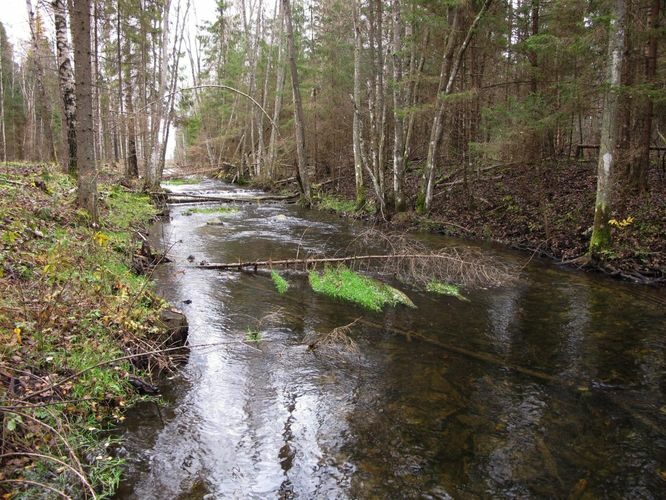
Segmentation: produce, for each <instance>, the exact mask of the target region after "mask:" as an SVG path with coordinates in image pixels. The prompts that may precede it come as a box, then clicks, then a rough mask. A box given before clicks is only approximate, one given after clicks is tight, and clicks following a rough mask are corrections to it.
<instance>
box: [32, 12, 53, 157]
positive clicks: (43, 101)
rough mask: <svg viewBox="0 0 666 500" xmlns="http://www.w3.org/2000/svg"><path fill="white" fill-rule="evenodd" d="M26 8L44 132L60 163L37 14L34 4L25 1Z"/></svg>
mask: <svg viewBox="0 0 666 500" xmlns="http://www.w3.org/2000/svg"><path fill="white" fill-rule="evenodd" d="M25 4H26V8H27V9H28V24H29V25H30V36H31V40H32V48H33V50H34V51H35V69H36V73H37V89H38V90H39V97H40V99H39V101H40V108H41V110H40V114H41V115H42V120H44V122H45V123H44V132H45V134H46V141H47V143H48V144H47V145H48V147H49V155H50V159H51V160H52V161H58V151H57V148H56V143H55V138H54V137H53V129H52V128H51V119H50V117H51V113H50V111H49V105H48V102H49V101H48V96H47V95H46V88H45V87H44V67H43V66H42V63H41V61H40V53H39V52H40V50H39V40H37V31H36V29H35V13H34V12H33V10H32V2H31V1H30V0H26V1H25Z"/></svg>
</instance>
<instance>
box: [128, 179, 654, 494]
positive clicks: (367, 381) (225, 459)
mask: <svg viewBox="0 0 666 500" xmlns="http://www.w3.org/2000/svg"><path fill="white" fill-rule="evenodd" d="M171 188H172V189H179V190H182V191H196V192H200V193H201V192H204V193H215V192H220V191H226V192H234V193H237V194H238V195H239V196H247V195H250V194H252V193H251V192H248V191H245V192H239V191H238V190H237V189H235V188H232V187H230V186H227V185H224V184H221V183H218V182H214V181H205V182H203V183H202V184H200V185H197V186H180V187H171ZM227 194H228V193H227ZM187 208H190V207H184V206H174V207H173V208H172V213H171V220H170V221H168V222H162V223H159V224H156V225H155V227H154V228H153V230H152V231H151V237H152V238H153V242H154V243H155V244H156V245H158V246H160V247H162V248H165V249H168V251H169V255H170V257H171V258H172V260H173V263H172V264H168V265H164V266H162V267H160V268H159V269H158V270H157V273H156V279H157V283H158V288H159V292H160V293H161V294H163V295H164V296H165V298H166V299H167V300H169V301H171V302H172V303H173V304H176V305H178V306H179V307H180V308H181V309H182V310H183V311H184V312H185V313H186V314H187V317H188V320H189V322H190V342H191V343H192V344H193V345H200V344H210V343H220V345H218V346H214V347H207V348H195V349H193V350H192V351H191V353H190V355H189V361H188V363H187V364H186V365H185V366H184V369H183V371H182V373H181V374H179V375H178V376H176V377H175V378H172V379H170V380H166V381H165V382H164V383H163V386H162V388H163V392H164V396H165V399H166V400H167V401H168V403H169V404H168V406H167V407H166V408H162V409H161V410H160V411H158V410H157V409H156V406H155V405H153V404H146V405H143V406H140V407H138V408H136V409H134V410H132V412H131V413H130V415H129V416H128V419H127V422H126V426H125V428H124V429H123V434H124V438H125V445H124V447H123V449H122V450H121V455H123V456H125V458H126V459H127V463H128V466H127V470H126V473H125V477H124V482H123V484H122V485H121V488H120V491H119V494H118V497H120V498H183V499H185V498H192V499H194V498H293V497H298V498H375V497H379V498H489V497H506V498H511V497H519V498H537V497H552V498H567V497H572V498H596V497H610V498H659V497H662V498H663V492H664V491H666V438H665V436H664V433H665V432H666V425H664V424H665V423H666V402H665V399H664V392H665V391H666V357H665V352H666V350H665V346H666V336H665V334H666V323H665V321H664V319H665V317H664V311H665V310H666V309H665V307H664V306H665V304H666V298H665V297H664V294H663V292H662V291H660V290H654V289H649V288H643V287H637V286H632V285H628V284H623V283H618V282H614V281H611V280H608V279H605V278H603V277H598V276H593V275H589V274H582V273H578V272H573V271H568V270H562V269H559V268H556V267H555V266H553V265H551V264H548V263H543V262H539V261H537V260H532V261H531V262H530V263H529V265H527V266H526V267H525V268H524V269H521V268H522V267H523V266H524V264H525V263H526V262H527V260H528V259H529V256H526V255H524V254H516V253H512V252H508V251H503V250H499V249H496V248H490V247H487V248H485V249H484V251H485V252H486V253H487V254H488V255H492V256H494V257H496V258H499V259H502V260H503V261H504V262H507V263H509V264H510V265H512V266H513V267H514V268H515V269H518V270H519V273H520V277H519V280H518V281H517V282H515V283H512V284H511V285H507V286H505V287H502V288H495V289H488V290H483V289H468V290H465V294H466V296H467V297H468V298H469V299H470V302H462V301H459V300H457V299H455V298H452V297H441V296H431V295H428V294H423V293H420V292H418V291H416V290H414V289H411V288H410V287H408V286H404V285H403V286H401V288H402V289H403V290H404V291H405V292H406V293H407V294H408V295H409V296H410V298H412V300H413V301H414V302H415V303H416V305H417V306H418V309H416V310H411V309H407V308H404V307H398V308H396V309H389V310H387V311H385V312H384V313H368V312H364V311H362V310H360V309H359V308H357V307H355V306H351V305H348V304H343V303H339V302H336V301H333V300H331V299H328V298H326V297H322V296H318V295H315V294H314V293H313V292H312V291H311V290H310V289H309V287H308V285H307V281H306V279H305V278H302V277H290V278H289V279H290V283H291V288H290V289H289V291H288V293H287V294H285V295H284V296H280V295H278V294H277V293H276V291H275V289H274V287H273V285H272V282H271V281H270V278H268V277H266V276H263V275H252V274H247V273H243V274H240V273H237V272H217V271H208V270H200V269H193V268H191V267H188V266H189V265H190V263H189V262H188V260H187V258H188V257H190V258H191V259H192V258H193V259H194V261H195V262H201V261H206V262H225V261H236V260H239V259H241V260H248V259H254V258H261V259H265V258H273V259H276V258H281V257H293V256H294V255H295V254H296V253H297V252H298V253H299V254H300V255H304V254H306V253H315V252H318V253H326V254H335V253H336V252H338V253H339V252H344V249H345V247H346V246H347V245H348V244H349V243H350V241H352V240H353V238H354V237H355V236H356V235H358V234H359V232H360V231H363V230H364V229H365V227H364V226H363V225H362V224H352V223H350V222H347V221H344V220H341V219H339V218H337V217H335V216H334V215H330V214H324V213H319V212H313V211H307V210H303V209H300V208H298V207H296V206H293V205H280V204H264V205H255V204H238V206H237V208H238V209H239V211H238V212H237V213H234V214H228V215H223V216H220V215H219V214H192V215H185V214H184V213H185V211H186V210H187ZM220 221H221V222H222V225H220V224H219V222H220ZM211 222H212V223H213V224H211ZM415 237H417V238H420V239H421V240H422V241H423V242H425V243H426V244H427V245H429V246H431V247H432V248H439V247H442V246H447V245H452V244H456V245H460V242H455V243H452V242H451V241H450V240H447V239H445V238H441V237H437V236H432V235H416V236H415ZM184 301H187V303H186V302H184ZM190 301H191V302H190ZM268 315H272V316H271V318H270V319H272V321H269V318H268V317H267V316H268ZM359 317H361V318H362V319H363V322H362V323H361V322H359V323H356V324H355V325H354V326H353V327H352V338H353V339H354V340H355V342H356V343H357V344H358V347H359V352H358V353H356V354H353V353H352V354H345V353H342V354H340V353H332V352H330V351H326V350H322V351H318V350H315V351H312V350H309V349H308V348H307V345H306V343H307V337H308V336H309V335H312V334H313V333H314V332H325V331H329V330H331V329H333V328H335V327H337V326H341V325H344V324H347V323H350V322H352V321H354V320H355V319H356V318H359ZM248 332H259V336H260V339H261V340H260V341H259V342H256V343H255V342H247V341H246V338H247V337H248ZM410 332H411V334H410ZM466 351H468V352H469V353H471V354H465V352H466ZM475 354H481V356H475ZM507 366H517V367H523V368H526V369H529V370H531V371H533V372H536V373H537V375H536V376H532V375H529V371H528V370H524V371H523V372H520V371H516V370H512V369H509V368H507Z"/></svg>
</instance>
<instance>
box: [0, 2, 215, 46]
mask: <svg viewBox="0 0 666 500" xmlns="http://www.w3.org/2000/svg"><path fill="white" fill-rule="evenodd" d="M41 3H42V2H40V1H39V0H33V2H32V5H33V9H34V8H37V5H40V4H41ZM184 3H185V2H183V4H184ZM215 3H216V2H215V0H192V4H191V7H190V15H189V22H188V24H189V27H190V32H191V34H192V36H194V34H196V32H197V29H196V27H197V25H198V24H201V23H202V22H203V21H210V20H212V19H214V17H215ZM0 4H3V5H2V7H4V8H1V10H0V22H2V24H3V25H4V26H5V29H6V30H7V35H8V36H9V40H10V41H11V43H12V44H13V45H14V49H15V50H16V51H20V50H21V47H22V45H23V42H26V41H28V39H29V38H30V28H29V26H28V11H27V9H26V6H25V3H24V2H20V1H18V0H14V1H12V2H11V7H10V6H9V4H10V0H0ZM172 11H173V13H175V8H173V9H172ZM40 12H41V15H42V19H44V21H45V24H46V29H47V30H49V31H52V30H53V20H52V17H53V16H52V14H51V12H50V11H49V10H47V9H43V8H41V6H40Z"/></svg>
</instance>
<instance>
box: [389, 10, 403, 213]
mask: <svg viewBox="0 0 666 500" xmlns="http://www.w3.org/2000/svg"><path fill="white" fill-rule="evenodd" d="M400 9H401V5H400V0H393V48H392V52H393V54H392V57H393V197H394V208H395V211H396V212H402V211H404V210H405V208H406V203H405V193H404V191H403V181H404V176H405V152H404V120H403V118H402V115H401V113H402V109H403V107H404V100H403V94H404V91H403V88H402V86H403V81H402V54H401V51H402V20H401V16H400Z"/></svg>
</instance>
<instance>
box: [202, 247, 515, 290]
mask: <svg viewBox="0 0 666 500" xmlns="http://www.w3.org/2000/svg"><path fill="white" fill-rule="evenodd" d="M371 261H375V262H379V263H382V264H384V268H383V271H385V272H391V273H392V274H396V275H398V276H399V277H400V278H402V279H403V281H411V282H418V283H419V284H422V283H421V282H422V281H425V280H426V277H427V278H428V280H433V279H443V280H444V281H455V282H457V283H464V284H467V285H470V284H479V285H484V286H498V285H500V284H502V283H504V282H505V281H508V280H509V279H510V278H511V274H510V273H509V272H508V271H507V270H505V269H502V268H500V267H497V266H493V265H490V264H487V263H485V262H482V261H478V260H477V261H474V260H467V259H465V258H464V257H462V256H461V255H460V254H459V253H458V252H456V251H439V252H430V253H398V254H376V255H350V256H346V257H305V258H301V259H279V260H271V259H269V260H254V261H245V262H241V261H238V262H227V263H211V264H201V265H198V266H196V267H197V268H199V269H214V270H221V271H242V270H244V269H254V270H257V269H259V268H269V269H270V268H273V267H287V268H288V267H303V268H305V269H312V268H313V267H316V266H317V265H322V264H353V263H359V262H361V263H368V262H371Z"/></svg>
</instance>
